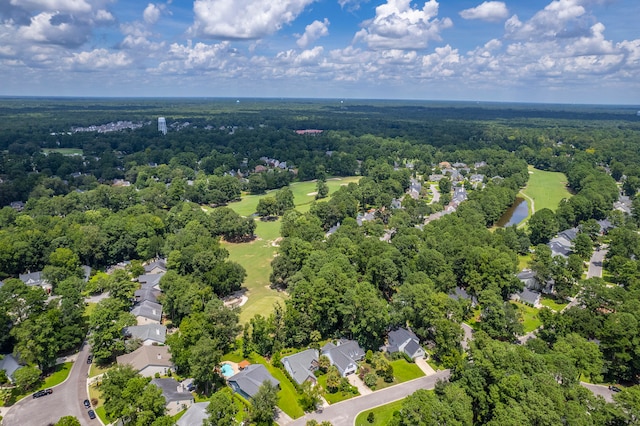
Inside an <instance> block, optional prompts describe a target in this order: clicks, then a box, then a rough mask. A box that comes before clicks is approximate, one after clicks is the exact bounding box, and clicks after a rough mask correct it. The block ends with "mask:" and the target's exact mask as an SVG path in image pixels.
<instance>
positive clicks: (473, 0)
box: [0, 0, 640, 104]
mask: <svg viewBox="0 0 640 426" xmlns="http://www.w3.org/2000/svg"><path fill="white" fill-rule="evenodd" d="M639 17H640V1H639V0H517V1H516V0H510V1H509V0H507V1H504V2H503V1H484V2H482V1H481V0H440V1H436V0H428V1H424V0H417V1H416V0H414V1H410V0H195V1H186V0H168V1H165V2H152V3H147V2H146V1H140V0H0V76H1V78H0V95H29V96H38V95H42V96H45V95H46V96H48V95H57V96H214V97H217V96H223V97H320V98H377V99H383V98H391V99H445V100H478V101H520V102H557V103H610V104H640V24H639V23H638V18H639Z"/></svg>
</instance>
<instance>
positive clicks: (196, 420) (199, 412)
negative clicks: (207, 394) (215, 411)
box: [176, 401, 209, 426]
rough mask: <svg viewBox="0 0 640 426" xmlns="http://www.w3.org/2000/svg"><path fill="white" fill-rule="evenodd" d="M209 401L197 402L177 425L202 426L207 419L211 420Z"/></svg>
mask: <svg viewBox="0 0 640 426" xmlns="http://www.w3.org/2000/svg"><path fill="white" fill-rule="evenodd" d="M208 406H209V401H206V402H196V403H195V404H192V405H191V407H189V408H188V409H187V411H186V412H185V413H184V414H183V415H182V417H180V420H178V422H177V423H176V425H177V426H196V425H197V426H200V425H201V424H202V422H203V421H204V420H205V419H208V418H209V413H207V407H208Z"/></svg>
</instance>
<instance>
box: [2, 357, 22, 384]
mask: <svg viewBox="0 0 640 426" xmlns="http://www.w3.org/2000/svg"><path fill="white" fill-rule="evenodd" d="M0 357H2V359H0V370H4V374H6V376H7V378H8V379H9V381H10V382H11V383H13V380H14V379H13V373H15V372H16V370H18V369H19V368H21V367H22V366H21V365H20V364H19V363H18V361H17V360H16V359H15V358H14V357H13V355H11V354H5V355H0Z"/></svg>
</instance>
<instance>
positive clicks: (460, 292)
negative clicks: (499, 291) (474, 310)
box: [449, 287, 478, 307]
mask: <svg viewBox="0 0 640 426" xmlns="http://www.w3.org/2000/svg"><path fill="white" fill-rule="evenodd" d="M449 297H450V298H451V299H453V300H468V301H469V302H471V307H475V306H476V305H477V304H478V299H477V298H476V297H475V296H471V295H470V294H469V293H467V291H466V290H465V289H464V288H462V287H456V288H454V289H453V293H450V294H449Z"/></svg>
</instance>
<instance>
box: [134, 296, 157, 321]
mask: <svg viewBox="0 0 640 426" xmlns="http://www.w3.org/2000/svg"><path fill="white" fill-rule="evenodd" d="M131 313H132V314H133V315H134V316H135V317H136V320H137V321H138V325H144V324H160V321H161V320H162V305H161V304H159V303H153V302H149V301H148V300H144V301H142V302H140V303H136V304H135V305H134V307H133V309H131Z"/></svg>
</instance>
